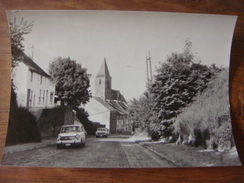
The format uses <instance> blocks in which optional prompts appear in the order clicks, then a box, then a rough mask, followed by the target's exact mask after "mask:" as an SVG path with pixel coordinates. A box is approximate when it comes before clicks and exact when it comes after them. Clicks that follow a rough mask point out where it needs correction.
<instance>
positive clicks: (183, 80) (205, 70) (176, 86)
mask: <svg viewBox="0 0 244 183" xmlns="http://www.w3.org/2000/svg"><path fill="white" fill-rule="evenodd" d="M191 46H192V44H191V42H190V41H189V40H187V41H186V46H185V48H184V51H183V52H182V53H172V55H171V56H169V57H168V58H167V61H166V62H165V63H161V64H160V66H159V68H158V69H157V74H156V76H155V81H154V83H153V84H152V87H151V93H152V94H153V95H154V101H155V104H154V108H153V109H154V111H155V112H156V113H157V115H158V118H159V119H171V118H173V117H176V116H177V115H178V114H179V113H181V112H182V110H183V109H184V108H185V107H187V106H188V104H190V103H192V102H193V101H194V97H195V96H196V95H197V94H198V93H201V92H202V91H203V90H204V89H205V88H206V87H207V83H208V82H209V81H210V79H211V78H212V76H214V75H215V74H216V72H217V71H219V69H218V68H216V67H215V66H214V65H213V66H211V67H207V66H205V65H202V64H201V63H200V61H196V60H195V57H194V55H193V53H192V52H191Z"/></svg>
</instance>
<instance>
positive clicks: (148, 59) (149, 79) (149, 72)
mask: <svg viewBox="0 0 244 183" xmlns="http://www.w3.org/2000/svg"><path fill="white" fill-rule="evenodd" d="M146 65H147V82H148V84H150V85H151V84H152V63H151V56H150V51H149V56H148V57H146Z"/></svg>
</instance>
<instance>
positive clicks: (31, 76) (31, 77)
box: [30, 71, 33, 82]
mask: <svg viewBox="0 0 244 183" xmlns="http://www.w3.org/2000/svg"><path fill="white" fill-rule="evenodd" d="M32 81H33V71H31V75H30V82H32Z"/></svg>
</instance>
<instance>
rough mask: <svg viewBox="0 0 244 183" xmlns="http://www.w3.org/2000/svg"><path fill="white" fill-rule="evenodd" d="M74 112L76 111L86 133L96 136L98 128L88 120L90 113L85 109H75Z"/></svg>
mask: <svg viewBox="0 0 244 183" xmlns="http://www.w3.org/2000/svg"><path fill="white" fill-rule="evenodd" d="M74 110H75V111H76V117H77V118H78V119H79V121H80V122H81V123H82V125H83V126H84V128H85V130H86V132H87V133H88V134H89V135H95V132H96V129H97V128H96V126H95V125H94V124H93V123H92V122H91V121H90V120H89V119H88V113H87V112H86V111H85V110H84V109H83V108H77V107H75V108H74Z"/></svg>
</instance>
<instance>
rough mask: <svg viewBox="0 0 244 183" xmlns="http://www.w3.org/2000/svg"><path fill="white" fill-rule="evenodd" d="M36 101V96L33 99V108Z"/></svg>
mask: <svg viewBox="0 0 244 183" xmlns="http://www.w3.org/2000/svg"><path fill="white" fill-rule="evenodd" d="M35 100H36V95H34V97H33V106H35V102H36V101H35Z"/></svg>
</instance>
